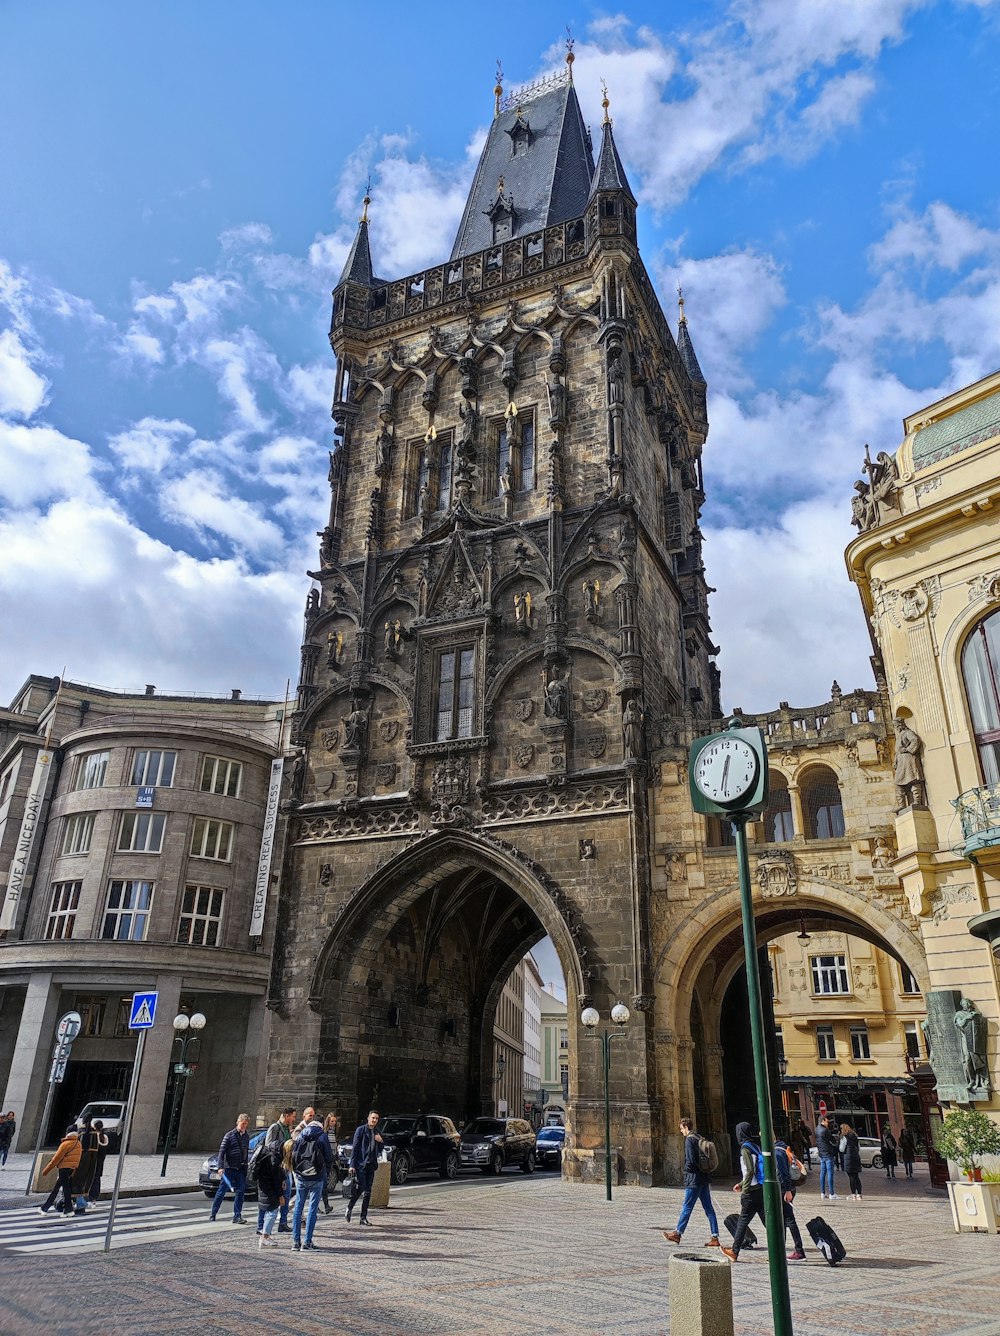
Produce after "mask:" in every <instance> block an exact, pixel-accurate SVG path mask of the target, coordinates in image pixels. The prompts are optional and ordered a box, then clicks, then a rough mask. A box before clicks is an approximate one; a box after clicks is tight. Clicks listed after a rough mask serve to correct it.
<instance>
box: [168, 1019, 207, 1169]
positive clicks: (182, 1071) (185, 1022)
mask: <svg viewBox="0 0 1000 1336" xmlns="http://www.w3.org/2000/svg"><path fill="white" fill-rule="evenodd" d="M204 1028H205V1017H204V1016H203V1015H202V1014H201V1012H200V1011H196V1012H195V1013H194V1015H193V1016H188V1015H185V1013H184V1012H183V1011H182V1012H181V1013H180V1015H178V1016H175V1017H174V1043H175V1044H180V1046H181V1051H180V1059H179V1061H178V1062H175V1063H174V1097H173V1099H172V1100H171V1101H170V1117H169V1118H168V1119H167V1135H166V1137H165V1138H164V1145H163V1163H162V1164H161V1165H160V1177H161V1178H166V1176H167V1160H168V1159H169V1158H170V1142H171V1138H172V1137H173V1136H174V1120H175V1119H176V1117H177V1106H178V1105H179V1104H180V1102H181V1095H182V1093H183V1091H184V1086H185V1084H186V1083H187V1079H188V1077H189V1076H190V1075H191V1073H192V1072H193V1071H194V1070H195V1068H196V1067H197V1066H198V1064H197V1062H192V1061H191V1057H195V1058H197V1057H198V1056H199V1054H200V1051H201V1032H202V1030H204ZM194 1044H197V1045H198V1048H197V1049H195V1051H194V1053H193V1054H192V1053H191V1052H190V1050H191V1047H192V1045H194Z"/></svg>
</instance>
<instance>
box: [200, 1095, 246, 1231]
mask: <svg viewBox="0 0 1000 1336" xmlns="http://www.w3.org/2000/svg"><path fill="white" fill-rule="evenodd" d="M249 1126H250V1115H249V1114H248V1113H241V1114H240V1116H239V1117H238V1118H237V1119H236V1126H235V1127H233V1128H230V1130H229V1131H228V1132H227V1133H226V1135H225V1136H224V1137H223V1138H222V1144H221V1145H220V1146H219V1169H220V1170H221V1172H222V1177H221V1178H220V1179H219V1190H218V1191H217V1192H216V1194H215V1199H214V1201H213V1202H212V1214H211V1216H210V1217H209V1218H210V1219H212V1220H214V1219H215V1217H216V1215H217V1214H218V1211H219V1207H220V1206H221V1205H222V1203H223V1202H224V1201H225V1199H226V1193H227V1192H228V1191H229V1189H230V1188H232V1190H233V1224H234V1225H245V1224H246V1221H245V1220H244V1219H243V1215H242V1211H243V1194H244V1193H245V1192H246V1190H247V1165H248V1164H249V1162H250V1134H249V1133H248V1132H247V1128H248V1127H249Z"/></svg>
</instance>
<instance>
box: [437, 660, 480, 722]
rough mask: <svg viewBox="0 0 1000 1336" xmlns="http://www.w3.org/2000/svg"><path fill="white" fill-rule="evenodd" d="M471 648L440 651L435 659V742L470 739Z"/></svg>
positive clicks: (473, 697) (472, 718) (472, 707)
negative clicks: (436, 700) (436, 703)
mask: <svg viewBox="0 0 1000 1336" xmlns="http://www.w3.org/2000/svg"><path fill="white" fill-rule="evenodd" d="M475 666H476V648H475V646H474V645H459V646H457V647H456V648H455V649H448V650H443V651H442V652H441V653H440V654H439V655H438V660H437V688H438V693H437V694H438V705H437V727H436V731H435V740H436V741H439V742H440V741H442V740H444V739H445V738H470V737H472V729H473V724H474V722H475V703H476V694H475V690H476V687H475Z"/></svg>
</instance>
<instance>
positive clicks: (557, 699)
mask: <svg viewBox="0 0 1000 1336" xmlns="http://www.w3.org/2000/svg"><path fill="white" fill-rule="evenodd" d="M542 682H543V684H544V688H545V713H546V715H547V717H548V718H549V719H559V720H561V721H562V722H565V721H566V720H568V719H569V683H568V682H567V681H566V679H565V678H564V677H563V676H562V672H561V670H560V669H559V668H558V667H556V668H553V669H552V679H551V681H546V677H545V673H544V671H543V673H542Z"/></svg>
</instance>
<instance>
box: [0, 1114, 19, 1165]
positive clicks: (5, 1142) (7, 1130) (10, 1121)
mask: <svg viewBox="0 0 1000 1336" xmlns="http://www.w3.org/2000/svg"><path fill="white" fill-rule="evenodd" d="M16 1131H17V1119H16V1118H15V1117H14V1112H13V1110H11V1112H10V1113H5V1114H4V1116H3V1121H2V1122H0V1169H6V1168H7V1156H8V1155H9V1154H10V1143H11V1142H12V1141H13V1140H14V1133H15V1132H16Z"/></svg>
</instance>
